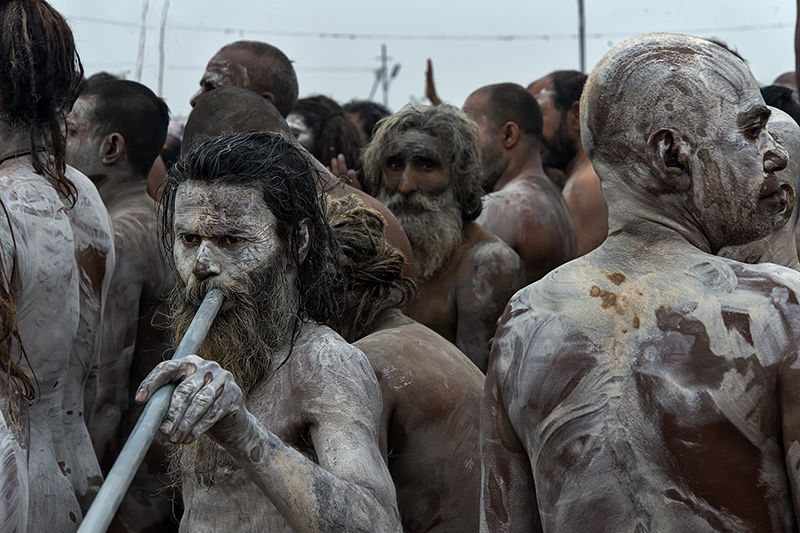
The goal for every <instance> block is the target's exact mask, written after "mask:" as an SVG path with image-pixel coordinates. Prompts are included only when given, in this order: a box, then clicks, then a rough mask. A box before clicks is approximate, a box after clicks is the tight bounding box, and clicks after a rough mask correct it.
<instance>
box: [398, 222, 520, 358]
mask: <svg viewBox="0 0 800 533" xmlns="http://www.w3.org/2000/svg"><path fill="white" fill-rule="evenodd" d="M461 236H462V239H461V244H460V245H459V246H458V248H456V251H455V252H454V253H453V256H452V258H451V259H450V262H449V264H448V265H447V267H446V268H445V269H444V270H442V271H441V272H439V273H437V274H435V275H434V276H433V277H431V278H429V279H426V280H421V281H417V286H418V287H419V297H418V298H417V299H416V300H414V301H413V302H412V303H411V304H410V305H409V306H408V308H407V314H408V316H410V317H411V318H413V319H414V320H416V321H417V322H419V323H421V324H424V325H426V326H427V327H429V328H431V329H432V330H433V331H435V332H436V333H438V334H439V335H441V336H442V337H444V338H445V339H447V340H449V341H450V342H452V343H453V344H455V345H456V346H457V347H458V349H459V350H461V351H462V352H464V353H465V354H466V355H467V357H469V358H470V359H471V360H472V362H473V363H475V364H476V365H477V366H478V368H480V369H481V370H482V371H485V370H486V365H487V360H488V357H489V341H490V340H491V338H492V336H493V335H494V331H495V327H496V325H497V320H498V318H500V315H501V314H502V313H503V309H504V308H505V306H506V303H507V302H508V300H509V298H511V296H512V295H513V294H514V293H515V292H516V291H517V290H518V289H520V288H521V287H522V286H524V284H525V272H524V270H523V266H522V262H521V261H520V259H519V256H518V255H517V254H516V253H515V252H514V250H512V249H511V248H510V247H509V246H508V245H507V244H505V243H504V242H503V241H501V240H500V239H498V238H497V237H495V236H494V235H491V234H490V233H488V232H487V231H486V230H484V229H483V228H481V227H480V226H478V225H477V224H475V223H474V222H465V223H464V227H463V229H462V231H461Z"/></svg>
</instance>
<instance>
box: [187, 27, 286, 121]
mask: <svg viewBox="0 0 800 533" xmlns="http://www.w3.org/2000/svg"><path fill="white" fill-rule="evenodd" d="M228 86H233V87H242V88H245V89H249V90H251V91H253V92H254V93H257V94H259V95H261V96H262V97H264V98H266V99H267V100H269V101H270V102H271V103H272V104H273V105H274V106H275V107H276V108H277V109H278V111H279V112H280V113H281V115H282V116H284V117H286V116H287V115H288V114H289V112H290V111H291V110H292V108H293V107H294V105H295V103H296V102H297V94H298V85H297V75H296V74H295V71H294V67H293V66H292V62H291V61H290V60H289V58H287V57H286V55H285V54H284V53H283V52H281V51H280V50H279V49H278V48H276V47H274V46H272V45H270V44H267V43H262V42H260V41H236V42H233V43H230V44H227V45H225V46H223V47H222V48H221V49H220V50H219V52H217V53H216V54H215V55H214V57H212V58H211V60H210V61H209V62H208V65H207V66H206V71H205V72H204V73H203V78H202V79H201V80H200V90H199V91H197V93H196V94H195V95H194V96H193V97H192V98H191V100H190V103H191V104H192V106H195V105H197V103H198V102H199V101H200V100H201V99H202V98H203V97H205V95H207V94H209V93H210V92H212V91H213V90H215V89H218V88H220V87H228Z"/></svg>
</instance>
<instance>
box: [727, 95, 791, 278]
mask: <svg viewBox="0 0 800 533" xmlns="http://www.w3.org/2000/svg"><path fill="white" fill-rule="evenodd" d="M770 110H771V111H772V114H771V115H770V117H769V121H768V122H767V130H768V131H769V133H770V135H772V136H773V137H774V138H775V140H776V141H777V142H778V143H779V144H780V145H781V146H783V148H784V149H785V150H786V151H787V152H789V164H788V165H787V166H786V168H785V169H783V170H781V171H780V172H779V173H778V174H779V175H781V176H782V175H784V174H785V177H784V178H783V179H784V180H785V181H787V182H788V183H789V184H791V185H792V187H794V189H795V197H796V196H797V192H798V191H800V126H798V125H797V123H796V122H795V121H794V119H793V118H792V117H790V116H789V115H788V114H787V113H784V112H783V111H781V110H780V109H777V108H774V107H770ZM786 214H787V222H786V224H785V225H783V226H782V227H781V228H780V229H778V230H776V231H774V232H773V233H771V234H770V235H768V236H766V237H764V238H763V239H759V240H757V241H754V242H749V243H747V244H742V245H740V246H730V247H728V248H723V249H722V250H720V251H719V254H717V255H720V256H722V257H728V258H730V259H735V260H737V261H742V262H744V263H750V264H755V263H775V264H776V265H782V266H785V267H789V268H792V269H794V270H800V261H799V260H798V258H797V241H796V235H797V220H798V218H800V208H798V206H797V205H796V198H795V206H794V210H789V209H787V212H786ZM790 214H791V216H789V215H790Z"/></svg>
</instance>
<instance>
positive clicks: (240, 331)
mask: <svg viewBox="0 0 800 533" xmlns="http://www.w3.org/2000/svg"><path fill="white" fill-rule="evenodd" d="M214 287H215V285H214V280H213V279H210V280H207V281H203V282H200V283H197V284H194V285H192V287H190V288H188V289H187V286H186V283H184V281H183V280H182V279H181V278H180V276H176V283H175V288H174V289H173V291H172V293H171V294H170V309H171V310H172V319H173V331H174V333H175V335H174V341H173V344H174V346H176V347H177V345H178V343H179V342H180V339H181V338H182V337H183V335H184V334H185V333H186V329H187V328H188V327H189V324H190V323H191V321H192V318H194V315H195V313H196V312H197V308H198V307H199V304H200V302H201V301H202V299H203V297H204V296H205V294H206V293H207V292H208V291H209V290H211V288H214ZM216 288H219V289H220V290H222V292H223V294H224V295H225V299H226V301H231V302H233V303H234V306H233V307H232V308H231V309H228V310H226V311H220V313H219V314H218V315H217V318H216V319H215V320H214V323H213V324H212V325H211V328H210V329H209V332H208V334H207V335H206V338H205V340H204V341H203V344H202V345H201V347H200V350H199V351H198V354H197V355H199V356H200V357H202V358H203V359H207V360H209V361H216V362H217V363H218V364H219V365H220V366H221V367H222V368H224V369H225V370H227V371H228V372H230V373H231V374H233V377H234V379H235V381H236V384H237V385H238V386H239V388H241V389H242V395H243V396H244V398H245V399H246V398H247V395H248V394H249V393H250V392H251V391H252V390H253V388H254V387H255V386H256V385H258V384H259V383H260V382H261V381H263V380H264V379H265V378H266V377H267V374H268V372H269V369H270V362H271V360H272V354H273V353H274V352H275V351H277V350H278V349H280V348H281V347H282V346H283V345H284V344H285V343H286V342H287V340H289V336H290V335H291V328H292V327H293V325H294V323H295V322H294V321H295V319H296V317H297V315H296V312H295V309H296V307H297V303H296V299H295V298H292V296H291V295H292V290H291V289H292V287H290V286H289V283H288V281H287V279H286V269H285V268H284V266H283V265H268V266H267V267H265V268H264V269H262V270H260V271H258V272H254V273H252V274H251V275H250V276H249V279H248V281H247V283H246V286H233V287H230V286H228V287H216ZM171 463H172V466H171V471H172V476H173V485H179V484H180V483H181V482H182V481H183V476H184V475H186V474H191V475H194V476H195V477H196V479H197V482H198V483H202V484H204V485H206V486H210V485H211V484H213V482H214V480H215V477H216V476H217V475H219V473H220V472H221V470H231V469H232V470H236V469H237V468H238V467H237V465H236V462H235V461H234V460H233V458H232V457H231V456H230V455H229V454H228V452H226V451H225V450H224V449H223V448H222V447H221V446H219V445H218V444H216V443H215V442H213V441H212V440H211V439H210V438H208V437H207V436H205V435H201V436H200V437H199V438H197V439H196V440H195V441H194V442H192V443H190V444H187V445H183V446H179V447H178V448H176V450H175V453H174V454H173V457H172V461H171Z"/></svg>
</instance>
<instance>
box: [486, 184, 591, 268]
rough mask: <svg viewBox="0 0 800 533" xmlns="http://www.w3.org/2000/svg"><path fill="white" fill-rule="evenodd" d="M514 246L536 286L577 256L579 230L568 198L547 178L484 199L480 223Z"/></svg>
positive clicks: (488, 195)
mask: <svg viewBox="0 0 800 533" xmlns="http://www.w3.org/2000/svg"><path fill="white" fill-rule="evenodd" d="M476 222H477V223H478V224H480V225H481V226H482V227H483V228H485V229H486V230H487V231H489V232H490V233H494V234H495V235H497V236H498V237H500V239H502V240H503V242H505V243H506V244H508V245H509V246H511V248H513V249H514V251H515V252H517V254H518V255H519V257H520V259H522V262H523V264H524V265H525V280H526V283H533V282H534V281H537V280H538V279H540V278H541V277H542V276H544V275H545V274H547V273H548V272H550V271H551V270H553V269H554V268H556V267H557V266H559V265H562V264H564V263H566V262H567V261H569V260H571V259H573V258H574V257H575V254H576V245H575V228H574V227H573V224H572V219H571V218H570V212H569V209H568V208H567V204H566V202H565V201H564V197H563V196H562V195H561V193H560V192H559V190H558V189H556V187H555V185H553V182H552V181H550V179H549V178H548V177H547V176H545V175H541V176H536V175H525V176H520V177H518V178H516V179H514V180H512V181H511V182H509V183H508V184H507V185H505V186H504V187H503V188H502V189H501V190H499V191H495V192H492V193H490V194H487V195H486V196H484V197H483V210H482V211H481V214H480V216H479V217H478V219H477V220H476Z"/></svg>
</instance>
